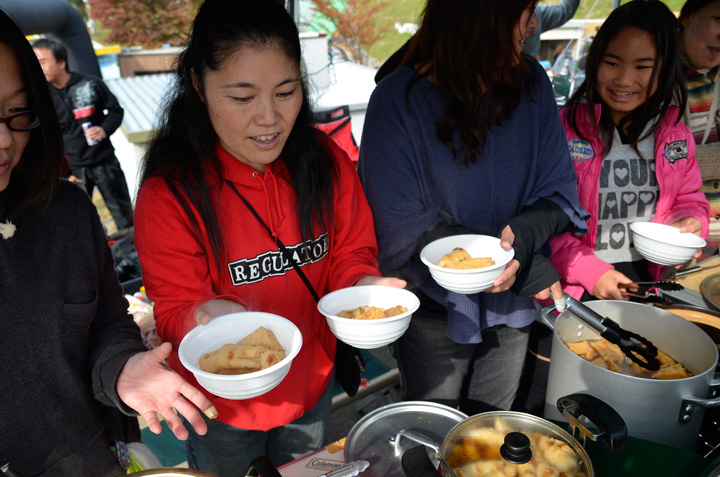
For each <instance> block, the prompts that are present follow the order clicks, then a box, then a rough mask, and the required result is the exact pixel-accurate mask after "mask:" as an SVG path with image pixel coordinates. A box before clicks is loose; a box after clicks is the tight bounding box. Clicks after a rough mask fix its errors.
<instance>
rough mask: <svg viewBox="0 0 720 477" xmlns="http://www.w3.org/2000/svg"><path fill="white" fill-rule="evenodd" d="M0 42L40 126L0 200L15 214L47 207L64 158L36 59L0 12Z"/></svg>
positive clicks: (50, 102)
mask: <svg viewBox="0 0 720 477" xmlns="http://www.w3.org/2000/svg"><path fill="white" fill-rule="evenodd" d="M0 43H5V44H6V45H8V46H9V47H10V48H11V49H12V51H13V52H14V53H15V57H16V58H17V60H18V63H19V64H20V70H21V73H22V75H23V79H24V81H25V85H26V87H27V92H28V97H29V100H30V104H29V106H30V108H31V109H32V110H33V111H35V112H36V113H37V115H38V118H39V120H40V126H38V127H36V128H35V129H32V130H31V131H30V139H29V140H28V143H27V145H26V146H25V150H24V151H23V153H22V156H21V158H20V162H19V163H18V164H17V166H15V168H14V169H13V171H12V174H11V175H10V181H9V183H8V186H7V188H6V189H5V190H4V191H3V198H4V199H6V200H7V203H9V204H10V208H11V209H12V210H13V211H14V212H15V213H18V214H19V213H21V212H23V211H26V210H28V209H34V210H36V211H40V210H42V209H43V208H44V207H46V206H47V205H48V204H49V203H50V200H51V199H52V196H53V194H54V193H55V190H56V189H57V186H58V183H59V182H60V171H61V168H62V161H63V157H64V152H63V139H62V133H61V132H60V123H59V122H58V118H57V114H56V113H55V107H54V106H53V101H52V97H51V96H50V90H49V89H48V84H47V81H46V80H45V75H44V74H43V71H42V68H40V63H38V59H37V56H35V52H34V51H33V49H32V47H31V46H30V43H28V41H27V39H26V38H25V35H23V33H22V31H20V28H18V26H17V25H15V23H14V22H13V21H12V19H10V17H9V16H8V15H7V14H6V13H5V12H3V11H2V10H0Z"/></svg>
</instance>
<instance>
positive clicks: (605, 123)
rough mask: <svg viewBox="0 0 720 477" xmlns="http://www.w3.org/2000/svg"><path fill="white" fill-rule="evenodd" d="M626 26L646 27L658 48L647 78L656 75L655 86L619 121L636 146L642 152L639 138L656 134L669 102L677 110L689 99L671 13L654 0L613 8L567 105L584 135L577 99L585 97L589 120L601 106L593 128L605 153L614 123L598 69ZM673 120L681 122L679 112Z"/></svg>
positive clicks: (637, 0)
mask: <svg viewBox="0 0 720 477" xmlns="http://www.w3.org/2000/svg"><path fill="white" fill-rule="evenodd" d="M626 28H639V29H641V30H643V31H646V32H647V33H648V34H649V35H650V37H651V38H652V39H653V41H654V43H655V47H656V50H657V56H656V58H655V66H654V67H653V71H652V75H651V77H650V85H652V84H654V83H655V80H656V79H657V80H658V85H657V90H656V91H655V93H653V94H652V95H651V96H650V97H649V98H647V100H646V101H645V102H644V103H643V104H642V105H640V106H638V107H637V108H635V109H634V110H632V111H631V112H630V113H629V114H628V115H627V116H625V117H624V118H623V119H622V120H621V121H620V124H619V125H618V126H619V127H620V128H622V129H623V131H624V133H625V135H626V136H627V138H628V139H629V141H630V144H631V145H632V147H633V148H634V149H635V151H636V152H637V153H638V154H640V151H638V149H637V143H638V142H639V141H641V140H643V139H645V138H647V137H650V136H651V135H653V134H654V133H655V130H656V129H657V126H658V124H660V121H661V120H662V118H663V116H664V115H665V113H666V112H667V110H668V108H669V107H670V106H671V105H672V104H673V102H674V104H677V105H678V106H679V107H680V111H684V110H685V105H686V103H687V90H686V89H685V79H684V76H683V67H682V63H681V59H680V54H679V49H678V36H677V31H678V23H677V20H676V18H675V15H673V13H672V12H671V11H670V10H669V9H668V7H667V6H665V4H664V3H662V2H660V1H658V0H633V1H632V2H629V3H626V4H624V5H622V6H620V7H618V8H616V9H615V10H613V12H612V13H611V14H610V16H609V17H608V18H607V19H606V20H605V22H604V23H603V24H602V26H601V27H600V29H599V30H598V33H597V35H596V36H595V38H594V39H593V42H592V44H591V45H590V50H589V52H588V56H587V65H586V68H587V69H586V70H585V81H584V82H583V83H582V85H581V86H580V87H579V88H578V90H577V91H576V92H575V93H574V94H573V96H572V97H571V98H570V100H569V101H568V102H567V105H566V107H567V108H568V109H569V111H568V124H569V125H570V127H571V128H572V129H573V130H574V131H575V133H577V135H578V136H580V137H581V138H583V139H585V140H587V138H585V137H584V136H583V134H582V132H581V131H580V130H579V129H578V125H577V107H578V104H580V103H582V102H583V101H586V102H587V104H588V114H589V115H590V122H591V123H592V124H593V125H595V124H598V118H596V117H595V109H594V108H593V107H592V105H594V104H600V105H602V114H601V115H600V121H599V130H598V131H596V132H597V133H598V134H599V136H600V139H601V140H602V142H603V147H604V150H605V154H607V153H608V152H609V151H610V149H612V145H613V135H614V131H615V124H614V123H613V120H612V116H611V114H610V112H609V110H608V106H607V105H606V104H605V102H604V101H603V100H602V98H601V97H600V94H599V93H598V91H597V87H596V86H597V72H598V68H599V67H600V63H601V62H602V61H603V57H604V55H605V51H606V50H607V46H608V44H609V43H610V42H611V41H612V40H613V38H615V37H616V36H617V35H618V34H619V33H620V32H621V31H623V30H624V29H626ZM676 121H680V115H678V117H677V120H676ZM648 123H651V127H650V128H649V131H648V132H647V133H646V134H645V135H644V136H642V137H641V135H642V133H643V131H644V130H645V127H646V126H647V125H648Z"/></svg>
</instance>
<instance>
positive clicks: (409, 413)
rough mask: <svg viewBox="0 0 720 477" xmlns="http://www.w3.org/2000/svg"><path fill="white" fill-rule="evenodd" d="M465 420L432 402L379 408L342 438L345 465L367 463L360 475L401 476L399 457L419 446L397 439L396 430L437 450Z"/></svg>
mask: <svg viewBox="0 0 720 477" xmlns="http://www.w3.org/2000/svg"><path fill="white" fill-rule="evenodd" d="M467 417H468V416H467V414H464V413H462V412H460V411H458V410H457V409H453V408H451V407H449V406H445V405H442V404H436V403H433V402H425V401H406V402H399V403H394V404H389V405H387V406H383V407H381V408H378V409H376V410H374V411H372V412H371V413H369V414H368V415H366V416H365V417H363V418H362V419H360V420H359V421H358V422H357V423H355V425H354V426H353V427H352V429H350V432H349V433H348V435H347V438H346V439H345V449H344V455H345V462H352V461H354V460H366V461H368V462H370V467H368V469H367V470H366V471H365V472H363V473H362V475H363V476H377V477H395V476H397V477H401V476H402V475H403V474H402V469H401V460H402V456H403V454H404V453H405V451H407V450H409V449H411V448H413V447H417V446H418V445H419V444H418V442H417V441H415V440H412V439H408V438H403V437H402V436H400V437H399V438H398V433H399V432H400V431H409V432H415V433H420V434H422V435H423V436H425V437H427V438H428V439H429V440H430V441H433V443H434V445H435V446H436V447H437V448H440V446H442V443H443V441H444V440H445V436H446V435H447V433H448V432H449V431H450V429H452V428H453V427H455V426H456V425H457V424H458V423H459V422H461V421H463V420H465V419H467Z"/></svg>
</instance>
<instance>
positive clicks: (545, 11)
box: [535, 0, 580, 32]
mask: <svg viewBox="0 0 720 477" xmlns="http://www.w3.org/2000/svg"><path fill="white" fill-rule="evenodd" d="M578 5H580V0H563V1H562V2H560V3H558V4H556V5H539V6H538V7H537V8H536V9H535V13H536V14H537V17H538V23H539V24H540V25H539V30H540V32H544V31H548V30H552V29H553V28H557V27H559V26H561V25H563V24H564V23H565V22H567V21H568V20H570V19H571V18H572V17H573V15H575V11H576V10H577V9H578Z"/></svg>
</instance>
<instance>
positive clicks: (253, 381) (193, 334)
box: [178, 311, 303, 399]
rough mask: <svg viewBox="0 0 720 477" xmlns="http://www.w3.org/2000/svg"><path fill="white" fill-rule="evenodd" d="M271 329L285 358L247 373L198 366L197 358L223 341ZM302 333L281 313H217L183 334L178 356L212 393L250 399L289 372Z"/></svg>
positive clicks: (228, 341)
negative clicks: (259, 328)
mask: <svg viewBox="0 0 720 477" xmlns="http://www.w3.org/2000/svg"><path fill="white" fill-rule="evenodd" d="M260 326H262V327H264V328H265V329H268V330H270V331H272V332H273V334H274V335H275V338H277V340H278V342H279V343H280V346H282V347H283V349H284V350H285V359H283V360H282V361H280V362H279V363H277V364H274V365H273V366H270V367H269V368H266V369H262V370H260V371H257V372H254V373H248V374H236V375H224V374H215V373H208V372H206V371H203V370H201V369H200V368H199V367H198V362H199V361H200V357H202V356H203V355H204V354H206V353H209V352H211V351H214V350H216V349H218V348H220V347H221V346H222V345H224V344H228V343H237V342H238V341H240V340H241V339H243V338H244V337H246V336H247V335H249V334H250V333H252V332H253V331H255V330H257V329H258V327H260ZM302 342H303V339H302V334H301V333H300V330H299V329H298V327H297V326H295V324H293V323H292V322H291V321H290V320H288V319H286V318H283V317H282V316H278V315H273V314H270V313H262V312H254V311H248V312H244V313H231V314H229V315H223V316H219V317H217V318H215V319H213V320H211V321H210V323H208V324H207V325H201V326H197V327H195V328H194V329H193V330H192V331H190V333H188V334H187V335H185V338H183V340H182V342H181V343H180V348H179V349H178V356H179V357H180V362H181V363H182V364H183V366H185V367H186V368H187V369H188V370H189V371H190V372H192V373H193V374H194V375H195V379H197V381H198V383H200V385H201V386H202V387H204V388H205V389H207V390H208V391H210V392H211V393H213V394H214V395H216V396H219V397H224V398H227V399H250V398H254V397H257V396H260V395H261V394H265V393H266V392H268V391H270V390H271V389H272V388H274V387H275V386H277V385H278V384H280V382H281V381H282V380H283V379H284V378H285V376H286V375H287V373H288V371H290V364H291V363H292V360H293V358H295V356H297V354H298V353H299V352H300V348H301V347H302Z"/></svg>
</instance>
